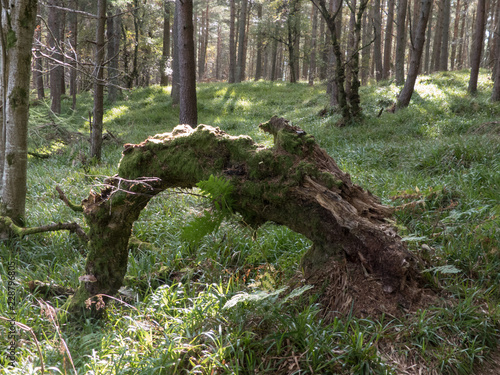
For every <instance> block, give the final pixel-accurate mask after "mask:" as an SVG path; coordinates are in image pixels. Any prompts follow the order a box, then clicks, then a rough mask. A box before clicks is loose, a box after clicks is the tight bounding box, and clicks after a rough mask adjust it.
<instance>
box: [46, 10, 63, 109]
mask: <svg viewBox="0 0 500 375" xmlns="http://www.w3.org/2000/svg"><path fill="white" fill-rule="evenodd" d="M47 4H48V5H49V14H48V21H47V22H48V26H49V36H48V44H49V48H50V50H51V54H50V56H51V60H50V63H49V69H50V73H49V80H50V99H51V101H52V103H51V106H50V109H51V111H52V112H54V113H56V114H60V113H61V94H62V90H61V88H62V78H63V77H62V75H63V70H62V66H61V64H60V62H61V61H62V60H63V58H62V54H61V49H60V45H59V43H60V40H61V35H60V32H61V24H60V11H59V9H57V8H55V6H60V5H61V4H60V0H48V2H47Z"/></svg>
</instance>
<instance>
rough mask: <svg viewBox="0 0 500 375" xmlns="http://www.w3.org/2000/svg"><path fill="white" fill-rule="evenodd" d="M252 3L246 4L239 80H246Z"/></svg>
mask: <svg viewBox="0 0 500 375" xmlns="http://www.w3.org/2000/svg"><path fill="white" fill-rule="evenodd" d="M251 9H252V3H251V2H250V1H249V3H248V4H247V18H246V22H245V25H246V26H245V39H244V42H243V64H242V66H241V80H242V81H244V80H246V77H247V76H246V71H247V60H248V59H247V53H248V37H249V34H250V15H251Z"/></svg>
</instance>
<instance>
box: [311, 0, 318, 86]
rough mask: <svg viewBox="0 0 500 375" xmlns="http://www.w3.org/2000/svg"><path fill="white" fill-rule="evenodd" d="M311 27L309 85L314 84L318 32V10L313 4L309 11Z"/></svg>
mask: <svg viewBox="0 0 500 375" xmlns="http://www.w3.org/2000/svg"><path fill="white" fill-rule="evenodd" d="M311 13H312V14H311V19H312V29H311V55H310V59H311V60H310V63H309V86H312V85H314V79H315V78H316V49H317V34H318V10H317V9H316V7H315V6H314V5H313V6H312V11H311Z"/></svg>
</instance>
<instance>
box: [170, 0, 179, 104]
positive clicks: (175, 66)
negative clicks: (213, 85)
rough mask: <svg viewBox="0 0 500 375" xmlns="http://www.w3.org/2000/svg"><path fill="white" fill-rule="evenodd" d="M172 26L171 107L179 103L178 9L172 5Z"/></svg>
mask: <svg viewBox="0 0 500 375" xmlns="http://www.w3.org/2000/svg"><path fill="white" fill-rule="evenodd" d="M174 6H175V8H174V25H173V27H172V44H173V48H172V91H171V92H170V95H171V97H172V105H177V104H179V102H180V91H181V90H180V82H179V27H178V25H179V7H178V6H177V4H175V5H174Z"/></svg>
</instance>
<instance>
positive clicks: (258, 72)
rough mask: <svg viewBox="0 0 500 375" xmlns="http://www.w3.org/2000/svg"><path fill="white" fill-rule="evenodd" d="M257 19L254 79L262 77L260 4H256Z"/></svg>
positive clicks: (262, 44) (262, 45)
mask: <svg viewBox="0 0 500 375" xmlns="http://www.w3.org/2000/svg"><path fill="white" fill-rule="evenodd" d="M256 7H257V19H258V20H259V30H258V31H257V57H256V59H255V80H256V81H258V80H259V79H261V78H262V51H263V49H264V43H263V37H262V30H261V29H260V27H261V23H262V4H256Z"/></svg>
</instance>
